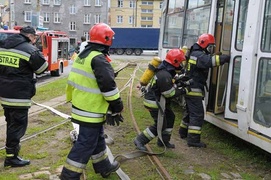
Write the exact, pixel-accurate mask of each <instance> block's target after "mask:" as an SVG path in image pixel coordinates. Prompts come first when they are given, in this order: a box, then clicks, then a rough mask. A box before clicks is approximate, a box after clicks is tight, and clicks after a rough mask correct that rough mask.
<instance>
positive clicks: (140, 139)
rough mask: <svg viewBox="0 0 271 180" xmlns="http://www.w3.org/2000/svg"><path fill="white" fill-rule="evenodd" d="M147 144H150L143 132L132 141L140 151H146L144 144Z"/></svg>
mask: <svg viewBox="0 0 271 180" xmlns="http://www.w3.org/2000/svg"><path fill="white" fill-rule="evenodd" d="M148 142H150V139H148V138H147V137H146V136H145V135H144V133H143V132H142V133H140V134H139V135H138V136H137V137H136V138H135V140H134V144H135V145H136V148H137V149H139V150H141V151H148V150H147V148H146V147H145V144H147V143H148Z"/></svg>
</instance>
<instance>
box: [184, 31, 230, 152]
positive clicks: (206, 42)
mask: <svg viewBox="0 0 271 180" xmlns="http://www.w3.org/2000/svg"><path fill="white" fill-rule="evenodd" d="M214 46H215V38H214V36H213V35H211V34H202V35H201V36H200V37H199V38H198V41H197V43H195V44H194V45H193V46H192V47H191V49H190V55H189V60H188V64H187V68H186V75H187V76H188V79H190V80H191V81H193V83H192V84H191V86H190V87H191V92H189V93H188V94H186V95H185V101H186V112H185V114H184V116H183V117H184V118H183V120H182V122H181V124H180V128H179V134H180V137H181V138H182V139H183V138H186V137H187V145H188V146H191V147H200V148H201V147H206V144H205V143H203V142H201V141H200V137H201V127H202V124H203V121H204V108H203V102H202V100H203V97H204V89H205V88H207V86H206V80H207V78H208V72H209V68H212V67H216V66H221V65H223V64H224V63H228V62H229V61H230V56H228V55H223V54H222V55H214V54H213V49H214Z"/></svg>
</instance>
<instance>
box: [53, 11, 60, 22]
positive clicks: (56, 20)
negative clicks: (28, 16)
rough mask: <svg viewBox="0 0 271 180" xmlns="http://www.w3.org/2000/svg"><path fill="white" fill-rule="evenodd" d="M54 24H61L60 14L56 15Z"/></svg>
mask: <svg viewBox="0 0 271 180" xmlns="http://www.w3.org/2000/svg"><path fill="white" fill-rule="evenodd" d="M54 23H60V14H59V13H54Z"/></svg>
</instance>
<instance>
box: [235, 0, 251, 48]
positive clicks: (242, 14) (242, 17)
mask: <svg viewBox="0 0 271 180" xmlns="http://www.w3.org/2000/svg"><path fill="white" fill-rule="evenodd" d="M248 1H249V0H243V1H240V7H239V11H238V12H239V14H238V29H237V37H236V42H235V48H236V49H237V50H240V51H241V50H243V43H244V37H245V27H246V20H247V8H248Z"/></svg>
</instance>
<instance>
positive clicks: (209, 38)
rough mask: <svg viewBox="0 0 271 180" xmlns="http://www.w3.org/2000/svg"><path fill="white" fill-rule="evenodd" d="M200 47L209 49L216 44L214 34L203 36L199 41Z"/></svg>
mask: <svg viewBox="0 0 271 180" xmlns="http://www.w3.org/2000/svg"><path fill="white" fill-rule="evenodd" d="M197 43H198V45H199V46H200V47H202V48H203V49H205V48H207V47H208V46H209V45H210V44H211V45H214V44H215V37H214V36H213V35H212V34H202V35H200V37H199V39H198V42H197Z"/></svg>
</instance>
